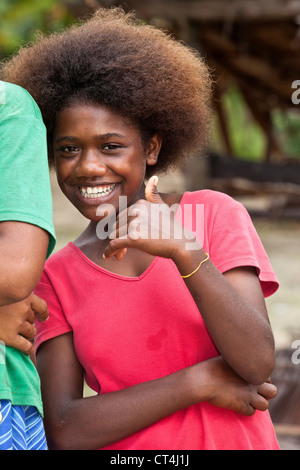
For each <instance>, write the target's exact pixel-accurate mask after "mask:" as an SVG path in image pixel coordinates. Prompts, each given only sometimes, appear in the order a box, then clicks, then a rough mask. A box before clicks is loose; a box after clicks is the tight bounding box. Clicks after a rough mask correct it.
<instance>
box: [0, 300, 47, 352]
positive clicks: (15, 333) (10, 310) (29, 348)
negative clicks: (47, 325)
mask: <svg viewBox="0 0 300 470" xmlns="http://www.w3.org/2000/svg"><path fill="white" fill-rule="evenodd" d="M48 316H49V312H48V307H47V304H46V302H45V301H44V300H43V299H40V298H39V297H38V296H37V295H35V294H31V295H30V296H29V297H27V298H26V299H24V300H22V301H21V302H17V303H14V304H10V305H4V306H2V307H0V340H1V341H3V342H4V344H5V345H6V346H12V347H14V348H15V349H18V350H19V351H21V352H23V353H24V354H28V355H29V354H31V353H32V352H33V345H32V343H31V341H30V340H32V339H33V338H34V336H35V334H36V328H35V326H34V322H35V320H36V318H39V320H41V321H45V320H47V318H48Z"/></svg>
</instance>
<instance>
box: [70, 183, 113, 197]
mask: <svg viewBox="0 0 300 470" xmlns="http://www.w3.org/2000/svg"><path fill="white" fill-rule="evenodd" d="M115 187H116V184H106V185H104V186H94V187H91V186H85V187H83V186H79V191H80V192H81V194H82V196H84V197H85V198H87V199H94V198H97V197H103V196H107V195H108V194H109V193H111V192H112V191H113V190H114V188H115Z"/></svg>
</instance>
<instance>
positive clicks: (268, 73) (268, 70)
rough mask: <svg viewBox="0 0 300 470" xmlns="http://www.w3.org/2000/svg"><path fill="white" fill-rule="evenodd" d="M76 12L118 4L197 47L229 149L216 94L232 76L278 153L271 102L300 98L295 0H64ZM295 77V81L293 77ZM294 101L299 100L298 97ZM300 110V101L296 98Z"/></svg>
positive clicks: (298, 6)
mask: <svg viewBox="0 0 300 470" xmlns="http://www.w3.org/2000/svg"><path fill="white" fill-rule="evenodd" d="M65 3H66V4H67V5H68V7H69V8H70V9H72V10H73V12H74V13H75V14H76V15H77V16H82V15H83V14H84V13H87V12H89V11H91V9H95V8H97V7H99V6H104V7H110V6H113V5H121V6H123V8H124V10H125V11H128V10H135V11H136V14H137V16H138V17H140V18H141V19H145V20H146V21H148V22H150V23H153V24H155V25H157V26H159V27H162V28H164V29H167V30H169V31H171V32H172V33H174V35H175V36H176V37H177V38H178V39H180V40H183V41H185V42H186V43H187V44H189V45H191V46H193V47H195V48H196V49H198V50H200V51H201V52H202V53H203V54H204V55H205V57H206V60H207V62H208V64H209V65H210V66H211V69H212V70H213V71H214V72H213V73H214V79H215V89H214V92H215V100H214V103H215V109H216V112H217V113H218V117H219V123H220V126H221V131H222V135H223V140H224V146H225V149H226V153H227V155H232V154H233V151H232V146H231V142H230V135H229V132H228V130H227V119H226V116H225V115H224V112H223V109H222V101H221V99H220V98H221V95H222V94H223V92H224V91H225V90H226V88H227V86H228V84H229V83H232V82H234V83H235V84H236V85H237V86H238V88H239V90H240V91H241V93H242V95H243V97H244V99H245V102H246V103H247V105H248V107H249V110H250V111H251V113H252V114H253V117H254V119H255V120H256V122H257V123H258V124H259V126H260V127H261V129H262V130H263V132H264V134H265V136H266V142H267V147H266V151H265V159H266V160H268V159H270V158H271V156H272V155H274V154H275V155H276V159H277V160H278V159H281V158H284V156H283V154H282V151H281V149H280V146H279V143H278V142H277V140H276V135H274V132H273V128H272V120H271V115H270V112H271V110H272V109H273V108H281V109H287V108H293V109H294V110H296V108H297V104H295V103H293V102H292V95H293V93H295V92H296V93H297V88H296V90H295V89H293V88H292V84H293V83H294V86H296V87H299V98H300V1H299V0H126V1H122V0H120V1H114V0H65ZM298 80H299V84H297V83H295V82H297V81H298ZM299 101H300V100H299ZM299 111H300V104H299Z"/></svg>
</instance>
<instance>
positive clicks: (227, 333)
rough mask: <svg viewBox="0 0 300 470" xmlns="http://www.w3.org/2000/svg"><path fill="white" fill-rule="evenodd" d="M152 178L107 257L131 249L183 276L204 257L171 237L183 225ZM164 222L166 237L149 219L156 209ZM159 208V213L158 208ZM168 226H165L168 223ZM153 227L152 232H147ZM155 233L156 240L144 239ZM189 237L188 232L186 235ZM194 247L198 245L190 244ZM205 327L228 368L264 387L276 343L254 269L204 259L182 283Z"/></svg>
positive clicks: (120, 226)
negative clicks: (167, 261)
mask: <svg viewBox="0 0 300 470" xmlns="http://www.w3.org/2000/svg"><path fill="white" fill-rule="evenodd" d="M154 178H155V177H153V179H150V180H149V181H148V183H147V186H146V191H145V194H146V199H147V200H141V201H138V203H137V204H136V207H137V209H138V211H139V215H138V219H134V217H130V210H131V212H132V209H130V208H129V212H128V214H129V216H128V218H127V221H126V218H123V219H124V220H125V221H126V222H125V224H124V223H121V222H120V220H121V218H119V220H118V222H117V224H116V230H115V231H114V232H113V233H112V234H111V238H112V240H111V241H110V243H109V245H108V247H107V248H106V250H105V252H104V255H105V257H106V258H109V257H111V256H114V255H115V254H116V253H120V251H119V250H122V249H126V248H128V247H133V248H136V249H139V250H141V251H144V252H146V253H149V254H152V255H154V256H162V257H165V258H171V259H172V260H173V261H174V262H175V264H176V265H177V267H178V270H179V272H180V274H181V275H187V274H190V273H192V272H193V271H194V270H195V269H196V268H197V266H198V265H199V263H200V262H201V261H202V260H204V259H205V258H206V254H205V253H204V251H203V249H202V248H201V246H200V245H199V249H198V250H194V249H193V250H188V249H186V246H187V244H186V242H187V240H188V241H189V243H191V241H192V240H191V238H189V239H187V238H184V237H185V236H186V234H187V232H186V233H183V234H182V235H181V238H179V237H177V236H176V237H174V238H170V234H171V233H177V234H178V233H179V234H180V233H182V227H181V225H180V224H179V223H178V222H177V221H176V220H175V218H174V216H173V218H172V215H171V214H170V210H169V208H168V206H167V205H166V204H163V201H162V199H161V197H160V195H159V193H158V192H157V189H156V184H155V180H154ZM158 205H160V206H159V210H160V211H161V214H162V215H164V213H165V215H164V216H165V217H166V219H169V220H172V224H173V225H172V227H171V230H169V233H164V227H163V224H161V222H159V220H160V219H159V218H158V217H156V218H154V219H153V220H156V221H158V222H156V226H155V224H153V223H152V225H151V227H149V220H150V221H151V215H152V214H153V211H154V210H155V207H156V206H158ZM161 208H162V209H161ZM137 220H138V229H139V234H141V235H142V236H140V237H132V236H131V234H132V233H133V234H134V233H135V232H134V231H133V232H132V227H133V228H134V227H135V222H136V221H137ZM166 226H167V228H168V225H166ZM150 229H151V230H150ZM152 233H154V234H155V236H154V237H152V238H151V236H147V234H152ZM189 237H191V234H189ZM193 243H194V245H195V244H196V243H197V242H196V240H195V239H194V240H193ZM185 282H186V285H187V287H188V289H189V290H190V292H191V294H192V296H193V298H194V300H195V302H196V304H197V306H198V308H199V311H200V312H201V315H202V317H203V319H204V322H205V324H206V326H207V329H208V331H209V333H210V335H211V337H212V339H213V341H214V343H215V345H216V348H217V349H218V351H219V352H220V354H221V355H222V357H223V358H224V359H225V360H226V362H228V364H229V365H230V366H231V367H232V368H233V369H234V370H235V371H236V372H237V373H238V374H239V375H240V376H241V377H242V378H243V379H244V380H246V381H247V382H250V383H253V384H260V383H263V382H264V381H265V380H266V379H267V378H268V377H269V376H270V374H271V372H272V371H273V369H274V361H275V352H274V340H273V334H272V331H271V326H270V323H269V320H268V314H267V310H266V306H265V301H264V297H263V293H262V289H261V286H260V282H259V279H258V276H257V272H256V269H255V268H252V267H247V266H245V267H241V268H235V269H232V270H230V271H228V272H227V273H225V274H222V273H220V271H219V270H218V269H217V268H216V267H215V266H214V264H213V263H212V262H211V261H210V260H207V261H205V262H204V263H203V264H202V266H201V267H200V268H199V269H198V270H197V271H196V272H195V273H194V274H193V275H192V276H190V277H188V278H186V279H185Z"/></svg>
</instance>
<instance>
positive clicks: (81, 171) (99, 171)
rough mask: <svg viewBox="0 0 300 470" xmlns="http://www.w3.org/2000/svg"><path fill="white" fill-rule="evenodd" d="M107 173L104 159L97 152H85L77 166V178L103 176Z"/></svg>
mask: <svg viewBox="0 0 300 470" xmlns="http://www.w3.org/2000/svg"><path fill="white" fill-rule="evenodd" d="M106 172H107V166H106V164H105V161H104V158H103V157H102V156H101V155H100V154H99V153H98V152H95V151H88V152H84V153H83V154H82V156H81V158H80V160H79V161H78V164H77V166H76V176H78V177H79V176H85V177H87V176H89V177H90V176H103V175H105V174H106Z"/></svg>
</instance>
